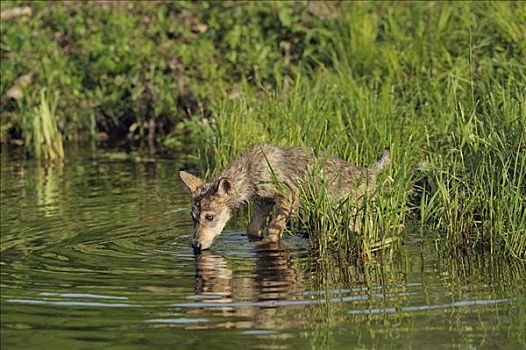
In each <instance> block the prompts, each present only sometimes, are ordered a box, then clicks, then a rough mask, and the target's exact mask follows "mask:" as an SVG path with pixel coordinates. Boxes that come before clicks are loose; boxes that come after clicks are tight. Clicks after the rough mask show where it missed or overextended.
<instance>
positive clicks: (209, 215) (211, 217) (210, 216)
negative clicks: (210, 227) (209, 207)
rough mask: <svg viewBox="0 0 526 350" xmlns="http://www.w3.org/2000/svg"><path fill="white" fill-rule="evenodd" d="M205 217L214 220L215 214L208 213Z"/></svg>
mask: <svg viewBox="0 0 526 350" xmlns="http://www.w3.org/2000/svg"><path fill="white" fill-rule="evenodd" d="M205 219H206V220H207V221H212V220H214V216H213V215H212V214H206V215H205Z"/></svg>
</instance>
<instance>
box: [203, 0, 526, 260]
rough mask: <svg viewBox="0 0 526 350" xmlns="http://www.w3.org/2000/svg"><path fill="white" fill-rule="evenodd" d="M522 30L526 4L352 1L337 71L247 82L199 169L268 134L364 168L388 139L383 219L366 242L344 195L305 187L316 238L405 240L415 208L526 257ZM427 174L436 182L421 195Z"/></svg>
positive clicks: (452, 234)
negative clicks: (336, 198) (348, 226)
mask: <svg viewBox="0 0 526 350" xmlns="http://www.w3.org/2000/svg"><path fill="white" fill-rule="evenodd" d="M490 14H491V15H490ZM519 28H526V6H525V5H524V4H522V3H512V4H510V3H505V4H502V3H498V4H497V3H470V4H442V3H427V4H421V3H419V4H417V3H414V4H409V5H405V4H404V5H401V4H399V5H391V4H363V3H360V4H356V5H354V6H351V8H350V9H349V10H348V11H347V12H345V13H343V14H342V17H340V18H339V19H337V20H336V21H335V22H334V23H333V25H332V26H331V27H330V28H328V29H327V30H328V31H329V32H330V33H331V46H330V47H331V49H330V51H329V52H328V55H329V56H330V57H331V68H326V69H323V68H321V69H317V70H316V71H314V72H313V71H309V70H308V69H306V70H304V71H303V73H299V74H297V75H296V76H295V78H294V80H292V81H278V84H277V88H276V89H275V90H256V89H254V88H253V87H252V86H250V85H248V84H245V85H244V86H243V90H242V94H241V95H240V96H241V97H239V98H237V99H232V98H229V97H228V96H226V97H225V98H224V99H222V100H221V101H219V102H217V103H215V104H214V105H213V110H214V111H215V115H216V116H217V118H216V119H214V120H213V123H212V124H211V125H207V126H206V127H205V128H203V132H202V133H201V138H202V141H203V142H202V143H201V153H200V157H199V160H200V162H201V165H202V168H203V169H207V171H208V172H211V173H213V172H215V171H217V170H219V169H221V168H223V167H224V166H225V165H226V164H227V162H228V161H229V160H230V159H231V158H232V157H234V156H236V155H238V154H239V153H241V152H242V151H243V150H245V149H246V148H248V147H249V146H251V145H253V144H257V143H263V142H268V143H273V144H278V145H290V144H298V143H304V144H309V145H312V146H314V147H315V148H316V149H317V150H328V151H329V152H331V153H332V154H336V155H339V156H340V157H341V158H343V159H346V160H349V161H352V162H353V163H355V164H359V165H366V164H369V163H371V162H372V161H374V160H375V158H376V157H377V155H378V154H379V153H380V151H381V149H383V148H384V147H386V146H390V147H391V150H392V154H393V163H392V168H391V169H390V170H389V171H388V172H387V173H386V174H385V177H386V178H387V179H389V180H390V181H389V184H388V186H387V185H386V186H383V187H382V189H381V191H383V193H380V195H379V196H378V197H377V199H376V200H372V199H368V200H366V202H365V207H366V209H367V210H368V211H369V213H370V215H373V218H374V220H373V222H375V223H376V224H375V225H374V226H369V227H368V226H367V225H366V233H365V238H366V239H362V238H360V237H358V238H352V237H350V235H349V233H348V232H347V231H346V230H345V229H343V230H342V229H341V224H340V225H339V224H338V223H339V222H340V223H341V218H342V217H343V216H342V208H343V209H345V208H346V207H345V204H343V205H344V207H340V208H338V207H337V208H336V209H335V208H334V205H330V204H327V203H326V201H325V199H324V198H323V197H324V195H323V193H324V191H323V189H322V190H320V189H315V190H316V191H314V192H313V191H311V192H309V191H307V192H306V196H305V198H304V199H306V202H307V205H306V208H307V212H306V213H304V214H303V218H304V219H303V222H307V223H311V225H310V230H309V231H310V233H311V236H313V237H314V239H315V241H316V242H317V243H318V244H320V245H322V246H323V245H327V244H329V245H333V246H334V245H337V246H339V245H342V246H344V247H346V249H349V248H350V250H352V251H358V252H362V253H368V252H370V251H372V250H374V249H376V248H379V247H389V248H393V249H396V244H393V243H395V242H400V241H401V238H403V235H404V232H405V231H404V230H400V227H401V225H403V224H404V223H405V222H406V221H407V220H408V219H410V218H411V217H413V216H408V215H409V214H410V213H415V214H414V218H419V220H420V222H421V229H422V232H423V233H426V232H428V231H430V232H435V233H436V234H435V235H434V237H436V238H437V240H438V241H439V244H440V246H443V247H446V248H448V249H450V250H452V251H456V250H457V249H462V250H471V249H472V248H474V247H484V246H488V247H490V248H491V249H492V250H493V251H504V252H505V253H507V254H510V255H513V256H515V257H518V258H522V259H524V258H526V249H525V247H526V234H525V232H526V218H525V215H526V214H525V213H526V208H525V206H526V205H525V203H526V183H525V178H524V175H523V174H525V173H526V152H525V151H524V147H525V142H526V139H525V138H526V136H525V135H526V132H525V130H524V128H525V122H526V113H525V102H524V101H526V93H525V91H526V76H525V74H524V70H523V67H524V63H525V55H526V46H525V44H524V43H525V42H526V41H525V40H521V38H522V39H524V34H523V33H522V31H520V30H518V29H519ZM417 168H419V169H420V171H418V172H417V171H415V169H417ZM419 174H420V176H425V179H426V183H427V189H428V191H426V192H425V193H424V194H423V197H422V198H420V199H421V200H419V201H418V202H413V203H411V201H408V199H411V198H414V196H413V195H412V192H414V190H415V189H414V186H413V185H414V183H415V181H416V178H417V176H418V175H419ZM429 190H430V191H429ZM343 212H345V210H343ZM313 217H314V218H317V219H315V220H314V221H313V220H312V218H313ZM366 217H367V215H366ZM339 220H340V221H339ZM342 242H345V243H342Z"/></svg>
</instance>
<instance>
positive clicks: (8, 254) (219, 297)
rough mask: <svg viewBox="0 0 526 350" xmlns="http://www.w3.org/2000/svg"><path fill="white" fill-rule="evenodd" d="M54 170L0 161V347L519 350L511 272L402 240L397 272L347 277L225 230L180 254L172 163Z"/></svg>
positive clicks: (92, 155) (517, 277)
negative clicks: (208, 244)
mask: <svg viewBox="0 0 526 350" xmlns="http://www.w3.org/2000/svg"><path fill="white" fill-rule="evenodd" d="M67 157H68V158H67V159H68V161H67V162H66V163H65V164H64V165H63V166H55V167H50V168H43V167H41V166H37V164H36V163H35V162H34V161H28V160H25V161H24V160H21V158H20V157H16V156H13V154H9V153H8V152H6V151H5V150H3V152H2V160H1V288H2V290H1V315H2V317H1V347H2V349H96V348H105V349H158V348H159V349H162V348H167V349H168V348H169V349H234V348H241V349H304V348H322V349H323V348H331V349H349V348H356V349H370V348H378V349H384V348H388V349H391V348H408V349H409V348H411V349H524V348H526V335H525V332H526V331H525V330H526V291H525V290H526V288H525V287H526V283H525V277H526V268H525V267H524V265H521V264H519V263H517V262H514V261H512V260H511V261H510V260H504V259H495V258H494V259H491V258H490V257H488V256H484V255H483V254H481V255H478V256H472V257H470V258H469V259H467V258H453V257H450V256H440V255H439V254H438V253H437V252H436V249H435V248H434V247H433V242H432V241H428V242H425V243H424V244H422V243H421V242H420V240H419V239H418V237H412V236H411V235H409V236H408V239H407V242H408V243H407V244H406V245H405V246H404V252H403V254H402V255H401V257H400V258H399V259H397V260H396V261H383V260H378V261H375V262H372V263H370V264H367V265H366V266H363V265H359V264H353V263H345V262H342V261H341V260H340V259H339V258H338V257H337V256H331V257H328V258H327V259H323V260H322V259H317V258H316V257H315V254H313V252H312V249H310V248H309V244H308V240H307V239H305V238H302V237H286V238H285V240H284V242H283V243H282V244H281V245H277V244H274V245H269V244H261V243H258V242H251V241H250V240H248V238H247V237H246V236H245V235H244V234H243V231H242V227H243V226H242V225H240V224H239V223H237V224H236V223H234V224H233V225H231V227H229V230H227V231H225V232H224V233H223V234H222V236H221V237H220V239H219V240H218V241H217V242H216V245H215V246H214V247H213V249H212V250H211V251H209V252H208V251H207V252H204V253H203V254H201V255H198V256H194V254H193V252H192V250H191V248H190V239H191V233H192V225H191V219H190V214H189V196H188V194H187V193H186V191H185V189H184V188H183V187H182V185H181V184H180V182H179V179H178V175H177V172H178V170H179V168H181V167H182V164H181V163H180V162H179V161H177V159H183V158H182V157H183V155H177V154H174V155H173V159H167V158H162V157H157V158H155V159H148V158H144V157H143V158H141V157H136V156H128V155H125V154H121V153H108V152H99V151H94V150H89V149H84V150H80V151H78V150H77V151H74V150H70V151H69V154H68V155H67ZM242 221H243V218H241V219H240V222H242Z"/></svg>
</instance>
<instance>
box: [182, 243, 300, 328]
mask: <svg viewBox="0 0 526 350" xmlns="http://www.w3.org/2000/svg"><path fill="white" fill-rule="evenodd" d="M255 249H256V251H255V268H254V267H253V266H250V265H249V264H252V262H251V261H250V260H247V267H248V266H250V267H251V268H254V270H253V271H252V272H249V273H247V272H243V273H234V271H232V269H230V268H229V262H228V261H227V259H225V258H224V257H222V256H219V255H214V254H212V253H211V252H210V251H203V252H201V254H198V255H196V257H195V267H196V280H195V294H196V296H198V297H197V298H196V299H197V301H198V303H199V304H202V306H199V307H195V308H192V309H190V310H189V311H188V313H189V314H191V315H203V314H207V315H210V314H216V315H220V316H233V317H236V318H237V319H236V320H235V321H234V320H232V321H228V320H227V321H226V322H221V323H210V324H199V325H197V324H196V325H191V326H189V328H192V329H198V328H258V329H277V328H281V327H280V326H283V327H285V326H290V323H291V322H298V323H301V322H300V321H302V320H301V319H299V316H298V319H290V320H287V325H281V324H279V323H280V321H279V320H281V322H283V320H282V318H279V317H275V316H276V315H277V314H278V313H281V312H283V311H279V310H280V309H281V308H284V307H285V308H287V311H288V312H290V311H291V309H296V310H297V311H299V312H298V313H295V314H297V315H302V314H303V313H302V312H300V311H301V309H302V308H304V305H303V304H302V303H300V304H299V305H298V304H296V303H294V301H295V300H300V299H303V297H304V296H303V293H302V291H303V289H304V275H303V273H302V272H301V271H300V270H299V269H298V268H295V267H294V266H293V264H292V261H293V259H292V257H291V256H290V252H288V251H287V249H286V248H281V247H280V243H275V242H260V243H259V244H257V245H256V248H255ZM222 304H224V305H222ZM281 310H282V309H281ZM292 314H294V313H292Z"/></svg>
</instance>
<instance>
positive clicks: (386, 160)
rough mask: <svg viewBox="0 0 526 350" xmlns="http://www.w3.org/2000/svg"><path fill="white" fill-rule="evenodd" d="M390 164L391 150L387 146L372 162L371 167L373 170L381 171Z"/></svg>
mask: <svg viewBox="0 0 526 350" xmlns="http://www.w3.org/2000/svg"><path fill="white" fill-rule="evenodd" d="M390 165H391V151H390V150H389V148H386V149H384V151H383V152H382V156H381V157H380V160H379V161H378V162H376V163H375V164H373V165H372V166H371V168H372V169H373V170H374V172H378V173H379V172H381V171H383V170H385V169H387V168H389V166H390Z"/></svg>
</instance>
